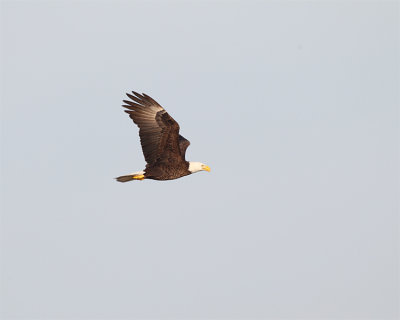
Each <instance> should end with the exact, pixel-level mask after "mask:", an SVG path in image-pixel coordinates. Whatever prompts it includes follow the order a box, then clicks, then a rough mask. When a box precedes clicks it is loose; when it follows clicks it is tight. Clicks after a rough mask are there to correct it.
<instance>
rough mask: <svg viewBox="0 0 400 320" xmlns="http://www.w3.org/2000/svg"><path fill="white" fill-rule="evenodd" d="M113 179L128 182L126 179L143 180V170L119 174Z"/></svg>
mask: <svg viewBox="0 0 400 320" xmlns="http://www.w3.org/2000/svg"><path fill="white" fill-rule="evenodd" d="M115 179H117V181H119V182H128V181H132V180H143V179H145V176H144V171H139V172H134V173H131V174H128V175H126V176H120V177H117V178H115Z"/></svg>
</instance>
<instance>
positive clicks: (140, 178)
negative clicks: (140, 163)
mask: <svg viewBox="0 0 400 320" xmlns="http://www.w3.org/2000/svg"><path fill="white" fill-rule="evenodd" d="M132 178H133V179H135V180H143V179H144V175H143V174H139V175H137V176H133V177H132Z"/></svg>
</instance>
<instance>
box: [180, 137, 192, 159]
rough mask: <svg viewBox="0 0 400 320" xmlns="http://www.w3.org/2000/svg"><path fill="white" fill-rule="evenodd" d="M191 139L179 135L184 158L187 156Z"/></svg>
mask: <svg viewBox="0 0 400 320" xmlns="http://www.w3.org/2000/svg"><path fill="white" fill-rule="evenodd" d="M189 145H190V141H189V140H187V139H185V138H184V137H182V136H181V135H179V149H181V155H182V157H183V159H185V156H186V149H187V148H188V147H189Z"/></svg>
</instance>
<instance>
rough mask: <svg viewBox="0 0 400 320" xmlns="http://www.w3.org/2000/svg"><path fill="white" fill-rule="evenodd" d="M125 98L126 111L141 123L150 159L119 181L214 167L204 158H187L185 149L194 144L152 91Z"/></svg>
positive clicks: (165, 177) (165, 176)
mask: <svg viewBox="0 0 400 320" xmlns="http://www.w3.org/2000/svg"><path fill="white" fill-rule="evenodd" d="M132 93H133V95H132V94H129V93H127V94H126V95H127V96H128V97H129V98H130V99H131V100H123V102H124V103H125V104H124V105H122V106H123V107H124V108H126V109H127V110H125V112H126V113H128V114H129V117H130V118H131V119H132V120H133V122H134V123H135V124H136V125H137V126H138V127H139V136H140V143H141V145H142V149H143V155H144V158H145V160H146V162H147V164H146V168H145V169H144V170H142V171H138V172H134V173H131V174H128V175H124V176H120V177H118V178H116V179H117V181H119V182H127V181H131V180H144V179H153V180H173V179H178V178H181V177H184V176H187V175H189V174H192V173H195V172H198V171H210V167H209V166H207V165H205V164H204V163H201V162H192V161H186V159H185V153H186V149H187V147H188V146H189V145H190V142H189V140H186V139H185V138H184V137H182V136H181V135H180V134H179V124H178V123H177V122H176V121H175V120H174V119H173V118H172V117H171V116H170V115H169V114H168V113H167V111H165V109H164V108H163V107H162V106H160V105H159V104H158V103H157V101H155V100H154V99H153V98H151V97H149V96H148V95H146V94H144V93H142V94H139V93H137V92H134V91H132Z"/></svg>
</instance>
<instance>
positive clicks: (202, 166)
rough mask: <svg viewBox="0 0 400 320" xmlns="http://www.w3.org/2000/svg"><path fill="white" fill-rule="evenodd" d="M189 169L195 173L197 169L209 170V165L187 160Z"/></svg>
mask: <svg viewBox="0 0 400 320" xmlns="http://www.w3.org/2000/svg"><path fill="white" fill-rule="evenodd" d="M189 171H190V172H191V173H195V172H198V171H208V172H210V171H211V169H210V167H209V166H207V165H205V164H204V163H201V162H192V161H190V162H189Z"/></svg>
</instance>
